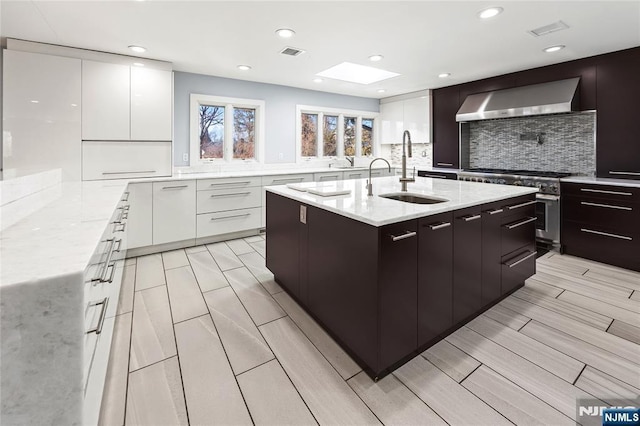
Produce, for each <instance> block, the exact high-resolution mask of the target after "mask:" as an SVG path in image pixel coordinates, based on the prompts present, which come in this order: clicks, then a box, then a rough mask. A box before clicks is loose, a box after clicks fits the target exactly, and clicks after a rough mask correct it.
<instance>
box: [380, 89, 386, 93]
mask: <svg viewBox="0 0 640 426" xmlns="http://www.w3.org/2000/svg"><path fill="white" fill-rule="evenodd" d="M384 92H386V90H384V89H378V93H384Z"/></svg>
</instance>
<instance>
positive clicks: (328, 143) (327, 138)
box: [322, 115, 338, 156]
mask: <svg viewBox="0 0 640 426" xmlns="http://www.w3.org/2000/svg"><path fill="white" fill-rule="evenodd" d="M337 129H338V117H336V116H332V115H325V116H324V124H323V127H322V139H323V141H322V143H323V147H322V148H323V149H322V152H323V155H325V156H331V155H334V156H335V155H338V133H337V132H336V130H337Z"/></svg>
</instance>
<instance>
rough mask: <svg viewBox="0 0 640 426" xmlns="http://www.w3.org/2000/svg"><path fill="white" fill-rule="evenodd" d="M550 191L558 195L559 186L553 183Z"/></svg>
mask: <svg viewBox="0 0 640 426" xmlns="http://www.w3.org/2000/svg"><path fill="white" fill-rule="evenodd" d="M549 191H551V192H553V193H554V194H557V193H558V185H556V184H555V183H552V184H551V185H549Z"/></svg>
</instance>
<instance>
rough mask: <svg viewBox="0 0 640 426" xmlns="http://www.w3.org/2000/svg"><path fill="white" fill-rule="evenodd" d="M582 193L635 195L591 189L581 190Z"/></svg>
mask: <svg viewBox="0 0 640 426" xmlns="http://www.w3.org/2000/svg"><path fill="white" fill-rule="evenodd" d="M580 191H583V192H597V193H598V194H611V195H633V194H632V193H631V192H621V191H605V190H604V189H591V188H580Z"/></svg>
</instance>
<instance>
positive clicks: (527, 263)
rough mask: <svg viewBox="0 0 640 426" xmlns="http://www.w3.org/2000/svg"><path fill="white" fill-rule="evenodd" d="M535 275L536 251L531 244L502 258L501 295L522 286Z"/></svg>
mask: <svg viewBox="0 0 640 426" xmlns="http://www.w3.org/2000/svg"><path fill="white" fill-rule="evenodd" d="M535 273H536V250H535V245H533V244H531V245H528V246H526V247H523V248H521V249H520V250H518V251H516V252H515V253H512V254H509V255H507V256H504V257H503V258H502V294H506V293H508V292H510V291H512V290H513V289H515V288H516V287H518V286H520V285H522V284H524V282H525V280H526V279H527V278H529V277H530V276H532V275H533V274H535Z"/></svg>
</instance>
